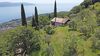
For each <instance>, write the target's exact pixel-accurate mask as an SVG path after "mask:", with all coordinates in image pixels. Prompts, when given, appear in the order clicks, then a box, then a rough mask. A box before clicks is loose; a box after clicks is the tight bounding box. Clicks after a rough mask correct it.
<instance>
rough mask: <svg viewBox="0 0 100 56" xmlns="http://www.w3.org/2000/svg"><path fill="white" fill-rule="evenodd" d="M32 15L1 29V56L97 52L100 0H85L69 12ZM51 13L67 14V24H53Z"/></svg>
mask: <svg viewBox="0 0 100 56" xmlns="http://www.w3.org/2000/svg"><path fill="white" fill-rule="evenodd" d="M34 11H35V13H34V15H33V16H32V17H31V18H30V19H26V17H25V16H26V15H25V11H24V5H23V4H21V25H19V26H17V27H16V28H13V29H9V30H6V31H3V32H2V33H1V32H0V56H100V0H84V2H82V3H81V4H80V5H78V6H75V7H74V8H73V9H72V10H71V11H69V12H59V13H57V3H56V1H55V4H54V13H50V14H49V13H48V14H46V15H38V8H37V7H36V6H35V8H34ZM54 17H69V18H70V22H69V23H68V24H67V25H62V26H52V25H50V20H51V19H52V18H54Z"/></svg>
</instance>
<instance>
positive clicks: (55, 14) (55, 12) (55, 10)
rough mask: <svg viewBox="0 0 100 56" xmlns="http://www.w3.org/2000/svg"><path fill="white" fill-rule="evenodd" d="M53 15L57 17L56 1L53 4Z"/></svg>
mask: <svg viewBox="0 0 100 56" xmlns="http://www.w3.org/2000/svg"><path fill="white" fill-rule="evenodd" d="M54 17H57V4H56V1H55V4H54Z"/></svg>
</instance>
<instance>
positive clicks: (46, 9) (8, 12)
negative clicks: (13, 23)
mask: <svg viewBox="0 0 100 56" xmlns="http://www.w3.org/2000/svg"><path fill="white" fill-rule="evenodd" d="M76 5H78V4H58V5H57V10H58V12H59V11H69V10H71V9H72V8H73V7H74V6H76ZM35 6H37V8H38V13H39V14H44V13H50V12H53V10H54V5H53V4H38V5H35ZM24 7H25V12H26V16H27V17H29V16H32V15H34V5H33V6H32V5H29V6H24ZM18 18H21V16H20V6H14V7H0V23H3V22H7V21H10V20H12V19H18Z"/></svg>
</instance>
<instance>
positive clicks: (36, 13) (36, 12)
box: [35, 6, 39, 26]
mask: <svg viewBox="0 0 100 56" xmlns="http://www.w3.org/2000/svg"><path fill="white" fill-rule="evenodd" d="M35 20H36V26H39V22H38V11H37V7H36V6H35Z"/></svg>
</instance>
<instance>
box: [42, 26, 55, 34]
mask: <svg viewBox="0 0 100 56" xmlns="http://www.w3.org/2000/svg"><path fill="white" fill-rule="evenodd" d="M44 30H45V31H46V33H47V34H49V35H51V34H54V30H53V27H51V26H47V27H45V29H44Z"/></svg>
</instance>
